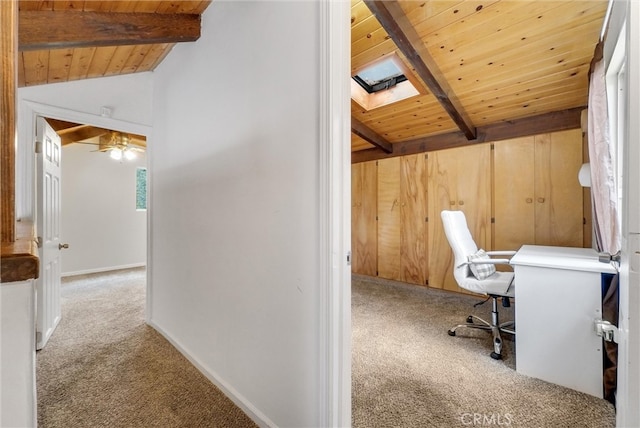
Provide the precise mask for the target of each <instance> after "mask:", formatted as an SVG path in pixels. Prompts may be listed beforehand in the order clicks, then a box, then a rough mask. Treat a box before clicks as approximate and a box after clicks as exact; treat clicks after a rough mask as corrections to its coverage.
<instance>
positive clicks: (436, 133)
mask: <svg viewBox="0 0 640 428" xmlns="http://www.w3.org/2000/svg"><path fill="white" fill-rule="evenodd" d="M606 9H607V1H605V0H574V1H552V0H537V1H530V0H526V1H524V0H465V1H459V0H458V1H456V0H445V1H442V0H436V1H433V0H421V1H413V0H401V1H394V0H390V1H377V0H364V1H363V0H352V3H351V73H352V75H354V74H357V73H358V71H360V70H361V69H362V68H363V67H366V66H367V65H369V64H371V63H374V62H375V61H376V60H379V59H380V58H382V57H385V56H387V55H390V54H392V53H396V54H397V55H398V56H399V57H400V58H401V60H402V61H403V62H404V63H405V65H406V66H407V67H408V69H409V70H410V73H412V74H414V75H415V76H413V77H417V78H418V79H419V81H420V82H421V83H422V84H423V85H424V87H423V88H421V90H422V92H423V93H422V94H418V95H416V96H413V97H410V98H407V99H405V100H403V101H399V102H395V103H393V104H389V105H386V106H382V107H378V108H375V109H371V110H369V111H367V110H366V109H364V108H363V107H361V106H360V105H359V104H358V103H356V102H355V101H353V99H352V101H351V111H352V118H353V119H355V120H354V121H353V123H355V124H356V125H355V126H353V128H354V132H353V133H352V141H351V144H352V151H353V152H359V153H354V155H353V157H354V159H359V160H367V159H374V158H379V157H384V156H392V155H394V153H389V149H388V147H387V148H385V144H387V145H390V146H391V151H393V152H395V154H398V152H399V151H401V150H402V151H404V150H406V149H408V148H411V147H413V148H416V147H418V146H420V150H429V149H430V147H431V148H432V149H434V148H442V147H447V146H453V145H464V144H465V143H466V144H470V143H474V142H478V141H483V140H485V139H486V138H488V136H487V134H492V133H493V134H499V133H500V132H503V131H504V128H505V127H506V126H507V125H513V124H515V123H525V124H529V125H528V126H530V127H535V124H543V123H545V122H549V121H559V120H571V121H575V118H576V117H579V115H578V113H579V110H580V109H581V108H584V106H586V105H587V87H588V70H589V67H590V62H591V60H592V57H593V55H594V49H595V47H596V44H597V43H598V39H599V34H600V31H601V28H602V24H603V20H604V16H605V13H606ZM529 118H530V119H529ZM561 118H562V119H561ZM567 118H570V119H567ZM363 135H364V138H363ZM371 135H373V137H371ZM376 138H379V139H380V140H381V144H378V142H377V141H376ZM371 142H374V144H371ZM400 148H401V149H400Z"/></svg>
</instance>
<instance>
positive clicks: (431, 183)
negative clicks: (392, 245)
mask: <svg viewBox="0 0 640 428" xmlns="http://www.w3.org/2000/svg"><path fill="white" fill-rule="evenodd" d="M428 196H429V286H431V287H436V288H443V289H445V290H451V291H463V290H462V289H461V288H460V287H458V283H457V282H456V281H455V279H454V277H453V253H452V252H451V247H450V246H449V242H448V241H447V237H446V236H445V234H444V228H443V227H442V219H441V218H440V212H441V211H442V210H445V209H447V210H460V211H463V212H464V213H465V217H466V218H467V223H468V226H469V230H470V231H471V235H472V236H473V239H474V240H475V241H476V244H477V245H478V247H481V248H485V249H490V248H491V146H490V145H489V144H479V145H475V146H468V147H461V148H456V149H448V150H442V151H437V152H433V153H430V154H429V162H428Z"/></svg>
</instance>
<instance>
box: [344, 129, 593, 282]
mask: <svg viewBox="0 0 640 428" xmlns="http://www.w3.org/2000/svg"><path fill="white" fill-rule="evenodd" d="M582 151H583V146H582V133H581V131H580V130H579V129H576V130H569V131H562V132H555V133H548V134H539V135H535V136H530V137H524V138H516V139H512V140H504V141H500V142H496V143H483V144H477V145H474V146H468V147H460V148H453V149H446V150H439V151H433V152H429V153H428V154H425V153H421V154H414V155H407V156H399V157H393V158H387V159H381V160H378V161H370V162H363V163H356V164H353V165H352V186H353V187H352V191H353V204H352V209H353V211H352V219H353V225H352V233H353V235H352V240H353V242H352V249H353V271H354V272H356V273H361V274H365V275H371V276H374V275H377V276H379V277H381V278H388V279H394V280H398V281H403V282H408V283H413V284H420V285H424V284H428V285H429V286H430V287H434V288H442V289H445V290H451V291H461V289H460V288H459V287H458V285H457V283H456V282H455V280H454V278H453V273H452V268H453V255H452V253H451V249H450V247H449V243H448V242H447V240H446V237H445V235H444V230H443V228H442V221H441V220H440V212H441V211H442V210H445V209H453V210H461V211H464V213H465V215H466V217H467V222H468V224H469V228H470V230H471V234H472V235H473V237H474V239H475V241H476V243H477V245H478V247H480V248H484V249H487V250H490V249H496V250H498V249H499V250H508V249H513V250H517V249H518V248H520V246H522V245H524V244H538V245H557V246H573V247H580V246H583V243H585V242H587V241H586V240H583V235H584V233H583V227H584V226H583V223H584V222H585V219H586V218H589V217H590V214H591V213H590V210H589V212H586V209H585V206H584V204H583V189H582V188H581V187H580V185H579V183H578V178H577V177H578V170H579V169H580V166H581V164H582V162H583V157H582V156H583V154H582ZM374 235H375V237H374ZM374 254H375V257H374V256H373V255H374ZM376 259H377V260H376ZM374 262H375V266H374Z"/></svg>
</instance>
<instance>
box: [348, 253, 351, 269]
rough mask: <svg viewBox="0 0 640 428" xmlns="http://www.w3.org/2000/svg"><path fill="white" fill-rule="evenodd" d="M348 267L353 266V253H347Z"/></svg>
mask: <svg viewBox="0 0 640 428" xmlns="http://www.w3.org/2000/svg"><path fill="white" fill-rule="evenodd" d="M347 266H351V251H347Z"/></svg>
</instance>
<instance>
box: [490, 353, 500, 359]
mask: <svg viewBox="0 0 640 428" xmlns="http://www.w3.org/2000/svg"><path fill="white" fill-rule="evenodd" d="M491 358H493V359H494V360H501V359H502V354H497V353H495V352H492V353H491Z"/></svg>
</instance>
